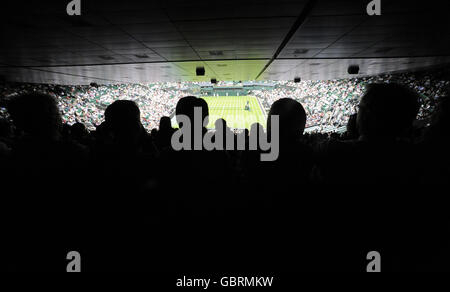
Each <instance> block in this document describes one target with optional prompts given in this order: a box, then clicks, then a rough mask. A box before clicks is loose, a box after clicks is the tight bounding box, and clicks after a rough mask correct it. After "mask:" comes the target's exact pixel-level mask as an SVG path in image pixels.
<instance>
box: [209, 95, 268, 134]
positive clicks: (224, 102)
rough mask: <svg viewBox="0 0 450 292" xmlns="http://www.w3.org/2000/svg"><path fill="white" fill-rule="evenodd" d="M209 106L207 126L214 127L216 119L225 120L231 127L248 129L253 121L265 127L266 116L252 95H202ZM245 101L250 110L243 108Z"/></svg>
mask: <svg viewBox="0 0 450 292" xmlns="http://www.w3.org/2000/svg"><path fill="white" fill-rule="evenodd" d="M202 98H203V99H204V100H205V101H206V102H207V103H208V107H209V125H208V128H214V123H215V122H216V120H217V119H220V118H222V119H224V120H226V121H227V125H228V127H230V128H232V129H244V128H246V129H250V126H251V125H252V124H254V123H260V124H261V125H262V126H263V127H264V128H265V127H266V117H265V115H264V113H263V111H262V109H261V107H260V105H259V103H258V100H257V99H256V97H254V96H204V97H202ZM247 101H248V102H249V104H250V111H246V110H244V108H245V105H246V104H247Z"/></svg>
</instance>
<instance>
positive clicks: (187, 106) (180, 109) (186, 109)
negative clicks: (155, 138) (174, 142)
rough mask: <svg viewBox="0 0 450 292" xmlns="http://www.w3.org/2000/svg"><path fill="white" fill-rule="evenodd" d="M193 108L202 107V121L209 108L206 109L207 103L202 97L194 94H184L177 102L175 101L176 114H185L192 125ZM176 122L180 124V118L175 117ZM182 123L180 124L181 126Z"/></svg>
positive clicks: (206, 115)
mask: <svg viewBox="0 0 450 292" xmlns="http://www.w3.org/2000/svg"><path fill="white" fill-rule="evenodd" d="M195 108H201V109H202V117H201V119H202V122H203V120H204V119H205V118H207V117H208V116H209V109H208V104H207V103H206V101H205V100H204V99H201V98H197V97H195V96H186V97H183V98H181V99H180V100H179V101H178V103H177V107H176V110H175V112H176V115H177V116H179V115H185V116H187V117H188V118H189V119H190V121H191V125H192V126H193V125H194V113H195V112H194V109H195ZM177 122H178V124H179V125H180V120H179V118H178V117H177ZM181 126H182V125H180V127H181Z"/></svg>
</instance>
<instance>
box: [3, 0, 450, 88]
mask: <svg viewBox="0 0 450 292" xmlns="http://www.w3.org/2000/svg"><path fill="white" fill-rule="evenodd" d="M4 2H6V3H2V11H3V15H2V18H1V19H0V23H1V30H0V34H1V43H0V76H1V77H2V78H4V79H6V80H8V81H20V82H38V83H57V84H89V83H91V82H97V83H127V82H155V81H209V80H210V79H211V78H216V79H217V80H235V81H239V80H256V79H258V80H293V79H294V78H295V77H301V78H302V79H303V80H305V79H335V78H346V77H349V75H348V73H347V67H348V66H349V65H353V64H358V65H359V66H360V74H361V75H374V74H379V73H386V72H392V71H403V70H405V71H406V70H415V69H418V68H425V67H430V66H436V65H442V64H446V63H450V29H449V27H450V22H449V17H448V10H446V8H445V7H444V5H445V3H446V2H448V1H436V0H428V1H411V0H410V1H407V0H395V1H394V0H382V1H381V3H382V15H381V16H369V15H367V13H366V5H367V4H368V3H369V2H370V1H369V0H367V1H362V0H340V1H336V0H258V1H255V0H224V1H210V0H208V1H205V0H164V1H151V0H145V1H142V0H127V1H115V0H95V1H86V0H81V4H82V7H81V8H82V9H81V12H82V15H81V16H68V15H67V13H66V5H67V4H68V3H69V2H70V1H69V0H65V1H64V0H62V1H61V0H60V1H46V0H40V1H33V2H32V3H26V4H24V3H23V2H22V1H4ZM198 66H203V67H205V69H206V75H205V76H204V77H197V76H196V74H195V68H196V67H198Z"/></svg>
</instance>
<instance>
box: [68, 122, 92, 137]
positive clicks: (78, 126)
mask: <svg viewBox="0 0 450 292" xmlns="http://www.w3.org/2000/svg"><path fill="white" fill-rule="evenodd" d="M70 133H71V134H72V137H74V138H82V137H84V136H86V135H87V134H88V130H87V129H86V126H85V125H84V124H83V123H75V124H73V125H72V126H71V127H70Z"/></svg>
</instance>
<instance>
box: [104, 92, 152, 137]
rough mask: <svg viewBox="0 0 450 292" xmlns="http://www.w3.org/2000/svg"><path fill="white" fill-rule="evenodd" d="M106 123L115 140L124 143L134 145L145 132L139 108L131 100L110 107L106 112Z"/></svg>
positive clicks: (117, 102) (115, 103)
mask: <svg viewBox="0 0 450 292" xmlns="http://www.w3.org/2000/svg"><path fill="white" fill-rule="evenodd" d="M105 123H106V124H107V126H108V129H109V130H110V131H111V132H112V134H113V135H114V136H115V139H116V140H121V141H122V142H133V143H134V142H136V141H137V139H138V138H139V137H140V135H141V134H142V132H143V126H142V124H141V112H140V111H139V107H138V106H137V104H136V103H135V102H134V101H130V100H117V101H115V102H113V103H112V104H111V105H109V106H108V107H107V108H106V111H105ZM127 140H128V141H127Z"/></svg>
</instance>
